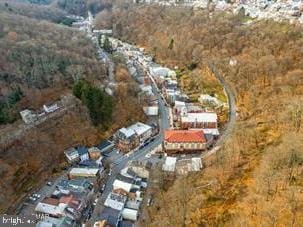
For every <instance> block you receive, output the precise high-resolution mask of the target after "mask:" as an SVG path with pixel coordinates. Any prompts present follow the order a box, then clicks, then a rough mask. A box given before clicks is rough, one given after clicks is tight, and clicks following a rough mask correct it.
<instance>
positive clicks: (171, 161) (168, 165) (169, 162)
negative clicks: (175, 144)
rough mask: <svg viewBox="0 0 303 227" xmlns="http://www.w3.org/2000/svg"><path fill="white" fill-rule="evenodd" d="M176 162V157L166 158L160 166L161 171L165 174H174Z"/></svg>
mask: <svg viewBox="0 0 303 227" xmlns="http://www.w3.org/2000/svg"><path fill="white" fill-rule="evenodd" d="M176 162H177V158H176V157H166V159H165V163H164V164H163V166H162V170H163V171H167V172H175V169H176Z"/></svg>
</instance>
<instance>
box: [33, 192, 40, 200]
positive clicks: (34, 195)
mask: <svg viewBox="0 0 303 227" xmlns="http://www.w3.org/2000/svg"><path fill="white" fill-rule="evenodd" d="M32 197H35V198H37V199H40V197H41V195H40V194H36V193H35V194H33V195H32Z"/></svg>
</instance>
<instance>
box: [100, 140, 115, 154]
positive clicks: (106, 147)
mask: <svg viewBox="0 0 303 227" xmlns="http://www.w3.org/2000/svg"><path fill="white" fill-rule="evenodd" d="M97 147H98V148H99V150H100V151H101V153H105V152H110V151H111V150H112V149H113V148H114V147H115V144H114V143H112V142H111V141H109V140H104V141H102V142H101V143H100V144H99V145H98V146H97Z"/></svg>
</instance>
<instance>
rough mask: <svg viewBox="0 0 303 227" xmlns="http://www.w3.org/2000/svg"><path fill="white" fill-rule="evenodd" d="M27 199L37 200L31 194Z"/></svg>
mask: <svg viewBox="0 0 303 227" xmlns="http://www.w3.org/2000/svg"><path fill="white" fill-rule="evenodd" d="M29 199H30V200H31V201H36V200H37V198H36V197H33V196H30V197H29Z"/></svg>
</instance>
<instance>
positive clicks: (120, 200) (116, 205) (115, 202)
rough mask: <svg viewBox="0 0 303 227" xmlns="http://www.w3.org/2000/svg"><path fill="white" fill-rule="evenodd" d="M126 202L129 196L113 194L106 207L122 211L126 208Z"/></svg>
mask: <svg viewBox="0 0 303 227" xmlns="http://www.w3.org/2000/svg"><path fill="white" fill-rule="evenodd" d="M126 200H127V196H124V195H121V194H118V193H114V192H111V193H109V194H108V196H107V198H106V200H105V202H104V206H106V207H110V208H113V209H115V210H120V211H121V210H122V209H123V208H124V205H125V202H126Z"/></svg>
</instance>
